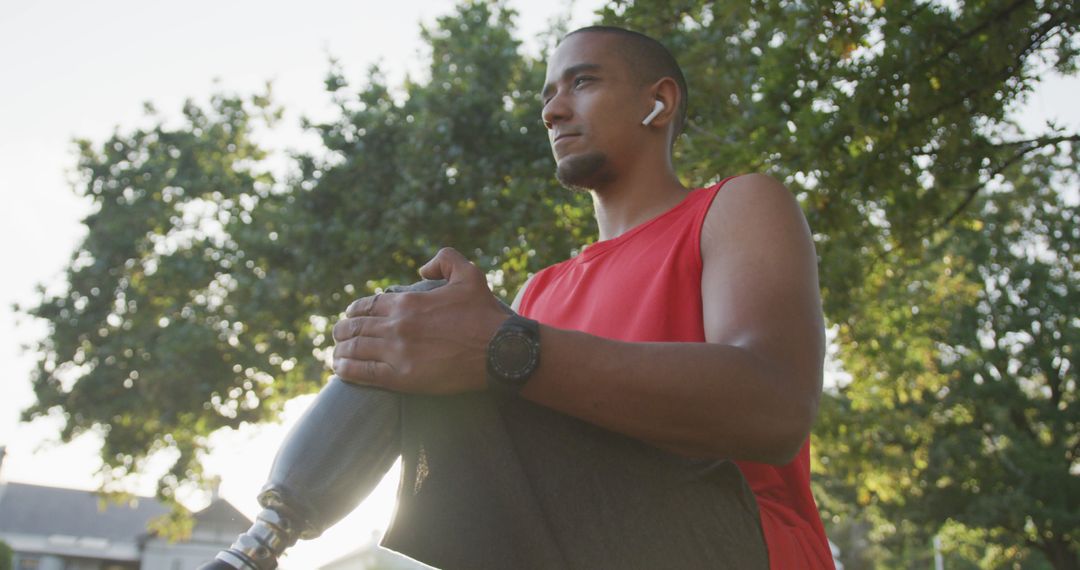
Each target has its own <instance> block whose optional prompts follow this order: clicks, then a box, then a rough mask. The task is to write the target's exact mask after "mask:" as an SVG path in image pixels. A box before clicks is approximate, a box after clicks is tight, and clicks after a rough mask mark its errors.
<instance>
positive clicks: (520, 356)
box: [487, 315, 540, 394]
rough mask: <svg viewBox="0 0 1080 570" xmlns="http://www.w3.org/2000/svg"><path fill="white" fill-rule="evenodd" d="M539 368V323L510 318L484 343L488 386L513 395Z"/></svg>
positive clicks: (516, 317) (522, 318)
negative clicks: (486, 346)
mask: <svg viewBox="0 0 1080 570" xmlns="http://www.w3.org/2000/svg"><path fill="white" fill-rule="evenodd" d="M539 367H540V323H537V322H536V321H534V320H530V319H526V318H525V317H522V316H520V315H512V316H511V317H510V318H508V319H506V320H505V321H503V324H502V325H501V326H499V330H497V331H495V335H494V336H492V337H491V341H490V342H489V343H488V349H487V378H488V387H489V388H491V389H492V390H496V391H501V392H504V393H509V394H517V393H518V392H519V391H521V387H522V386H524V385H525V383H526V382H528V381H529V378H530V377H531V376H532V375H533V373H534V372H536V369H537V368H539Z"/></svg>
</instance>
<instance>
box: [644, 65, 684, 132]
mask: <svg viewBox="0 0 1080 570" xmlns="http://www.w3.org/2000/svg"><path fill="white" fill-rule="evenodd" d="M647 91H648V93H650V94H651V95H652V97H651V98H650V99H649V102H648V108H647V109H646V112H648V111H650V110H652V108H653V102H654V101H661V102H662V103H663V104H664V110H663V111H660V113H659V114H658V115H656V117H655V118H654V119H653V120H652V121H650V122H649V125H650V126H654V127H667V126H669V125H671V124H672V123H673V122H674V121H675V117H676V116H678V113H679V104H680V103H681V102H682V97H681V96H680V93H679V84H678V83H675V80H674V79H672V78H670V77H661V78H660V79H659V80H657V81H656V83H653V84H652V85H650V86H649V89H648V90H647Z"/></svg>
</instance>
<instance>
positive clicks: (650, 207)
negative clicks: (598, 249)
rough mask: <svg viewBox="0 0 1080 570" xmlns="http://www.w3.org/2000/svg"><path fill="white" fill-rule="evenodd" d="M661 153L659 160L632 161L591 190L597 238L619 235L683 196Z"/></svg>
mask: <svg viewBox="0 0 1080 570" xmlns="http://www.w3.org/2000/svg"><path fill="white" fill-rule="evenodd" d="M654 156H655V155H654ZM663 156H664V157H665V158H664V160H662V161H660V160H657V161H647V160H640V161H632V164H629V165H627V167H626V168H625V169H621V172H620V174H619V176H618V177H616V178H615V179H613V180H611V181H610V182H609V183H607V184H605V185H604V186H602V187H599V188H595V189H593V190H591V194H592V198H593V209H594V211H595V213H596V223H597V226H599V229H600V236H599V238H600V240H608V239H612V238H616V237H619V236H620V235H622V234H624V233H626V232H628V231H630V230H631V229H633V228H634V227H635V226H638V225H640V224H642V223H644V222H647V221H649V220H651V219H652V218H655V217H656V216H659V215H660V214H663V213H664V212H666V211H668V210H670V209H671V208H673V207H675V205H676V204H678V203H679V202H681V201H682V199H683V198H685V197H686V191H687V189H686V187H685V186H683V185H682V182H680V181H679V178H678V177H677V176H675V171H674V169H673V168H672V165H671V160H670V158H667V156H666V154H665V155H663Z"/></svg>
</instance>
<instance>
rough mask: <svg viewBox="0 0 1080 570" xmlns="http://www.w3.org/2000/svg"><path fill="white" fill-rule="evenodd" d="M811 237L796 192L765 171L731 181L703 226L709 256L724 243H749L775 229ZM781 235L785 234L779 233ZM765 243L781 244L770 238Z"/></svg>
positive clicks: (705, 254)
mask: <svg viewBox="0 0 1080 570" xmlns="http://www.w3.org/2000/svg"><path fill="white" fill-rule="evenodd" d="M777 231H783V232H784V233H785V234H788V237H794V236H790V233H791V232H794V233H797V234H802V235H803V236H805V238H807V239H809V238H810V227H809V225H808V224H807V223H806V217H805V216H804V215H803V212H802V209H801V208H800V207H799V203H798V201H797V200H796V199H795V196H794V195H793V194H792V193H791V191H790V190H788V189H787V187H786V186H784V185H783V184H781V183H780V181H778V180H776V179H775V178H773V177H771V176H769V175H766V174H745V175H742V176H739V177H737V178H733V179H732V180H730V181H728V182H727V183H726V184H725V185H724V187H723V188H721V189H720V191H719V192H718V193H717V195H716V199H714V200H713V202H712V205H711V206H710V207H709V212H708V214H707V215H706V217H705V222H704V225H703V226H702V228H701V252H702V257H703V258H706V259H707V258H708V257H709V256H710V254H711V253H715V251H716V249H718V248H721V247H724V246H725V245H727V246H729V247H733V246H734V245H735V244H738V245H739V247H744V248H745V247H746V246H748V245H749V244H748V243H747V240H748V238H752V237H754V236H758V237H761V238H768V236H769V235H770V234H773V235H775V234H774V232H777ZM776 237H778V238H780V237H782V236H776ZM766 241H767V243H766V244H762V245H763V246H764V245H769V244H772V245H780V244H779V243H777V242H779V241H782V240H780V239H776V240H773V239H767V240H766Z"/></svg>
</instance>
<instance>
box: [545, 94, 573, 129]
mask: <svg viewBox="0 0 1080 570" xmlns="http://www.w3.org/2000/svg"><path fill="white" fill-rule="evenodd" d="M570 115H571V113H570V107H569V106H568V105H567V104H566V98H564V97H563V96H562V94H561V93H558V92H556V93H555V95H554V96H552V97H551V99H549V100H548V102H547V103H546V104H545V105H544V108H543V109H541V110H540V119H541V120H543V121H544V127H545V128H547V129H548V130H551V129H552V128H553V127H554V126H555V125H556V124H557V123H561V122H563V121H565V120H567V119H568V118H570Z"/></svg>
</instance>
